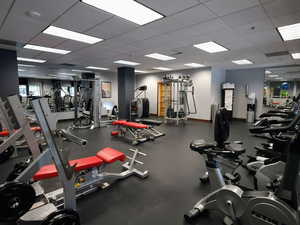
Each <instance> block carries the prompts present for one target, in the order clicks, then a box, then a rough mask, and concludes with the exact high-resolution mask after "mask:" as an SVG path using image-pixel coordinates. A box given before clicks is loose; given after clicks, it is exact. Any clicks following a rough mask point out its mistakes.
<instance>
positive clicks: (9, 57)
mask: <svg viewBox="0 0 300 225" xmlns="http://www.w3.org/2000/svg"><path fill="white" fill-rule="evenodd" d="M16 94H19V77H18V63H17V53H16V51H12V50H5V49H0V97H7V96H11V95H16Z"/></svg>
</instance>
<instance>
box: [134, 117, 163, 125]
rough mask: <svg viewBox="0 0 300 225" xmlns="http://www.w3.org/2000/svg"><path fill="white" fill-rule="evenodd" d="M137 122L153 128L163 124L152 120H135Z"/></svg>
mask: <svg viewBox="0 0 300 225" xmlns="http://www.w3.org/2000/svg"><path fill="white" fill-rule="evenodd" d="M135 122H138V123H143V124H147V125H151V126H160V125H161V124H162V123H163V122H162V121H160V120H151V119H135Z"/></svg>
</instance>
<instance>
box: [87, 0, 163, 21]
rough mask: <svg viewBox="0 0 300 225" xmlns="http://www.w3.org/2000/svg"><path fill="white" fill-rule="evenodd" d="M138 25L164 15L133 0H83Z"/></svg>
mask: <svg viewBox="0 0 300 225" xmlns="http://www.w3.org/2000/svg"><path fill="white" fill-rule="evenodd" d="M81 1H82V2H84V3H86V4H89V5H91V6H94V7H96V8H98V9H101V10H104V11H106V12H109V13H111V14H114V15H116V16H119V17H122V18H123V19H126V20H129V21H131V22H133V23H136V24H138V25H144V24H147V23H150V22H152V21H155V20H158V19H161V18H163V15H161V14H159V13H157V12H155V11H154V10H152V9H150V8H148V7H146V6H144V5H142V4H140V3H138V2H137V1H133V0H121V1H120V0H101V1H100V0H81Z"/></svg>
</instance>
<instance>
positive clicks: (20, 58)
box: [17, 57, 46, 63]
mask: <svg viewBox="0 0 300 225" xmlns="http://www.w3.org/2000/svg"><path fill="white" fill-rule="evenodd" d="M17 60H18V61H24V62H35V63H44V62H46V60H43V59H32V58H23V57H18V58H17Z"/></svg>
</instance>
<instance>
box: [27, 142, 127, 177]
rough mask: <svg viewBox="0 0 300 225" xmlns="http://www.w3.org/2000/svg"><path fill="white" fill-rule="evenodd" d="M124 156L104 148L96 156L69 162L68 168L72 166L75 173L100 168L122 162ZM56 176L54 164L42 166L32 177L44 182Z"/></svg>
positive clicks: (124, 158)
mask: <svg viewBox="0 0 300 225" xmlns="http://www.w3.org/2000/svg"><path fill="white" fill-rule="evenodd" d="M125 160H126V155H125V154H124V153H123V152H119V151H118V150H115V149H113V148H104V149H102V150H100V151H99V152H98V153H97V154H96V156H90V157H85V158H81V159H75V160H71V161H69V164H70V166H74V165H75V167H74V170H75V171H76V172H79V171H82V170H88V169H91V168H95V167H100V166H101V165H103V164H109V163H114V162H116V161H122V162H124V161H125ZM57 176H58V171H57V169H56V167H55V165H54V164H50V165H46V166H43V167H42V168H41V169H40V170H39V171H38V172H37V173H36V174H35V175H34V177H33V179H34V180H35V181H38V180H44V179H48V178H53V177H57Z"/></svg>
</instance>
